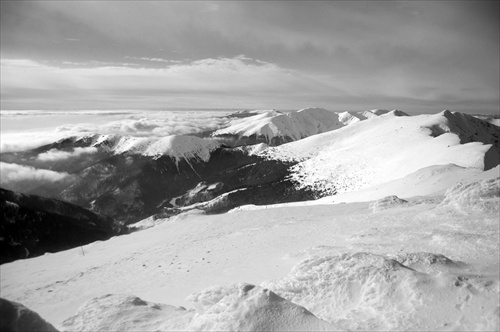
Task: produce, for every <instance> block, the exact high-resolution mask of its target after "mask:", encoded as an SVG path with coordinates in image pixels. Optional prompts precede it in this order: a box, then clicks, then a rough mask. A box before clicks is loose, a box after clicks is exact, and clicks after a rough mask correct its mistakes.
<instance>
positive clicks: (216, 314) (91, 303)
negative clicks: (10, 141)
mask: <svg viewBox="0 0 500 332" xmlns="http://www.w3.org/2000/svg"><path fill="white" fill-rule="evenodd" d="M446 167H447V170H448V171H447V172H444V171H439V170H436V169H431V170H427V173H426V174H425V179H424V180H422V176H419V173H416V174H412V175H409V176H407V177H406V178H403V179H401V180H399V182H398V181H396V182H391V183H389V184H387V185H386V186H385V187H384V186H378V187H374V188H373V189H372V190H371V191H370V190H365V191H364V193H363V195H362V197H363V198H364V199H362V200H366V201H367V202H358V203H345V204H335V203H342V202H349V201H352V200H353V198H352V195H351V196H349V195H348V194H346V195H345V196H342V195H339V196H333V197H327V198H325V199H323V200H320V201H315V202H307V203H296V204H289V205H279V206H267V207H255V206H244V207H241V208H238V209H236V210H233V211H230V212H229V213H226V214H222V215H203V214H201V213H200V212H197V211H196V210H193V211H189V212H188V213H185V214H181V215H178V216H176V217H173V218H171V219H166V220H163V221H162V222H161V221H160V222H157V223H156V225H155V226H154V227H151V228H148V229H145V230H142V231H139V232H136V233H132V234H130V235H124V236H120V237H115V238H112V239H110V240H108V241H105V242H96V243H93V244H90V245H87V246H85V247H83V248H75V249H72V250H68V251H64V252H59V253H56V254H46V255H44V256H41V257H37V258H33V259H27V260H20V261H16V262H13V263H9V264H5V265H3V266H2V267H1V293H2V297H3V298H6V299H8V300H11V301H15V302H20V303H22V304H24V305H25V306H27V307H28V308H30V309H32V310H34V311H36V312H38V313H39V314H40V315H41V316H42V317H43V318H45V319H46V320H47V321H49V322H50V323H52V324H53V325H54V326H56V327H57V328H58V329H60V330H67V331H74V330H78V331H98V330H133V331H140V330H314V331H317V330H429V331H435V330H463V331H469V330H479V331H485V330H498V329H499V327H500V324H499V315H500V307H499V305H500V303H499V295H500V282H499V220H498V214H499V194H500V178H499V177H498V172H499V168H498V167H496V168H493V169H491V170H489V171H487V172H482V171H479V170H477V169H475V170H467V169H455V168H453V167H452V166H446ZM449 168H452V169H451V171H452V172H455V173H453V174H455V175H457V174H458V173H460V174H458V175H459V176H458V178H460V179H461V180H462V181H463V183H462V184H455V183H452V181H451V178H453V177H454V176H453V177H452V176H449V175H448V173H449V171H450V169H449ZM421 172H422V171H421ZM420 175H421V174H420ZM460 176H461V177H460ZM454 178H455V179H457V177H454ZM419 179H420V180H419ZM405 186H406V188H407V189H408V193H409V194H408V195H407V196H405V195H404V194H401V193H404V188H405ZM449 187H451V188H449ZM446 188H449V189H448V190H446ZM391 191H394V192H395V191H398V193H397V194H398V195H399V198H398V197H388V198H384V199H380V200H377V201H372V202H371V203H370V202H368V201H369V200H370V199H369V198H370V197H372V198H380V197H377V196H382V197H384V195H385V196H388V195H386V193H387V192H391ZM394 192H393V193H394ZM415 193H418V194H419V195H423V196H415V197H412V198H409V197H410V196H413V195H412V194H415ZM343 197H344V198H343ZM401 198H405V200H403V199H401ZM147 222H148V221H147V220H146V221H144V222H143V223H142V224H143V225H144V224H147ZM217 285H218V286H217ZM180 306H182V307H180Z"/></svg>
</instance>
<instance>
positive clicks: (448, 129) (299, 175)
mask: <svg viewBox="0 0 500 332" xmlns="http://www.w3.org/2000/svg"><path fill="white" fill-rule="evenodd" d="M370 113H371V112H370ZM470 119H474V118H472V117H470V116H468V117H465V116H464V115H462V114H460V113H453V114H452V113H451V112H449V111H444V112H441V113H439V114H435V115H419V116H411V117H410V116H388V114H385V115H383V116H377V117H373V118H371V119H369V120H365V121H360V122H356V123H353V124H351V125H349V126H346V127H343V128H340V129H337V130H334V131H330V132H326V133H322V134H318V135H314V136H311V137H307V138H304V139H302V140H300V141H296V142H291V143H288V144H284V145H281V146H278V147H272V148H268V149H266V150H264V151H263V152H261V153H260V155H262V156H265V157H267V158H271V159H280V160H297V161H301V162H300V163H299V164H297V165H295V166H294V167H293V168H292V173H293V174H292V176H291V178H292V180H294V181H295V182H296V183H297V187H298V188H312V189H313V190H315V191H323V192H324V193H326V194H333V193H345V192H350V191H356V190H360V189H363V188H368V187H371V186H375V185H378V184H382V183H386V182H389V181H394V180H397V179H401V178H403V177H405V176H407V175H409V174H411V173H414V172H417V171H418V170H420V169H423V168H426V167H431V166H435V165H447V164H455V165H457V166H459V167H464V168H478V169H481V170H484V169H489V168H492V167H495V166H496V165H498V150H495V148H494V147H492V145H491V144H483V143H481V142H467V137H466V136H465V135H466V133H467V130H469V132H470V131H476V132H479V133H480V134H479V136H478V137H477V139H482V140H484V141H487V140H492V137H493V136H492V135H494V134H495V133H496V132H497V130H496V129H495V128H493V127H490V128H488V129H486V128H482V127H481V123H479V124H478V123H475V122H471V121H470ZM474 120H476V119H474ZM476 121H479V120H476ZM462 141H464V142H462ZM402 165H404V167H403V166H402Z"/></svg>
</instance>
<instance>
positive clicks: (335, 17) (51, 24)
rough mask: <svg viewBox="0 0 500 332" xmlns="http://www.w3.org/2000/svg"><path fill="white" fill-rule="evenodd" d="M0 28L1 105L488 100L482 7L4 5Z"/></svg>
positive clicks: (474, 105)
mask: <svg viewBox="0 0 500 332" xmlns="http://www.w3.org/2000/svg"><path fill="white" fill-rule="evenodd" d="M0 22H1V27H2V29H1V30H0V31H1V37H2V50H1V51H2V59H3V61H2V107H3V108H4V109H9V108H16V109H33V108H41V109H54V108H57V109H68V108H74V109H109V108H114V109H116V108H142V109H144V108H169V107H170V108H172V107H173V108H175V107H197V108H210V107H228V108H286V109H300V108H304V107H309V106H322V107H325V108H328V109H333V110H360V109H370V108H388V109H392V108H399V109H403V110H405V111H410V112H412V111H423V110H432V111H440V110H442V109H443V108H450V109H453V110H457V111H472V112H477V111H484V110H486V111H490V112H491V111H498V105H499V99H500V98H499V95H498V91H499V89H500V79H499V76H500V68H499V67H500V65H499V63H498V58H499V57H500V51H499V47H498V45H499V39H500V35H499V30H500V28H499V18H498V2H496V1H386V2H379V1H376V2H373V1H331V2H330V1H314V2H311V1H289V2H288V1H268V2H265V1H242V2H236V1H233V2H231V1H223V2H212V1H211V2H189V1H187V2H185V1H184V2H180V1H178V2H175V1H173V2H172V1H155V2H150V1H140V2H134V1H130V2H125V3H117V2H113V1H99V2H92V1H75V2H68V3H66V2H65V3H62V2H57V1H37V2H26V1H20V2H19V1H17V2H10V1H9V2H3V3H2V11H1V20H0ZM131 22H133V24H131ZM241 54H245V56H242V55H241ZM34 105H36V106H34Z"/></svg>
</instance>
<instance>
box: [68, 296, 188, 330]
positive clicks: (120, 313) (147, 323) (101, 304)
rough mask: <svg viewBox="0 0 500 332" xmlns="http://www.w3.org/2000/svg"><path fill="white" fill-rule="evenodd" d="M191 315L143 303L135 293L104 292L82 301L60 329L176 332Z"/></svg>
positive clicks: (163, 306)
mask: <svg viewBox="0 0 500 332" xmlns="http://www.w3.org/2000/svg"><path fill="white" fill-rule="evenodd" d="M193 315H194V312H193V311H192V310H191V311H188V310H186V309H185V308H182V307H174V306H170V305H165V304H160V303H151V302H146V301H144V300H142V299H140V298H138V297H137V296H131V295H123V294H118V295H116V294H115V295H113V294H106V295H103V296H99V297H97V298H95V299H92V300H91V301H89V302H87V303H85V304H84V305H83V306H82V307H81V308H79V309H78V312H77V313H75V315H73V316H71V317H69V318H68V319H66V320H65V321H64V322H63V323H62V325H61V330H63V331H126V330H129V331H173V330H177V331H179V330H184V329H185V327H186V326H187V324H188V323H189V321H190V320H191V318H192V317H193Z"/></svg>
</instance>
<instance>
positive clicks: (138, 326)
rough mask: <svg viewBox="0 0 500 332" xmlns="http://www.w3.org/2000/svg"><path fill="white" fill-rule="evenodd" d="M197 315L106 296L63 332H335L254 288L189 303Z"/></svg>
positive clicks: (207, 294) (218, 291) (239, 287)
mask: <svg viewBox="0 0 500 332" xmlns="http://www.w3.org/2000/svg"><path fill="white" fill-rule="evenodd" d="M189 299H190V300H191V301H193V302H194V303H195V304H196V308H197V310H196V311H194V310H186V309H185V308H183V307H173V306H170V305H166V304H160V303H152V302H147V301H144V300H142V299H140V298H138V297H135V296H130V295H129V296H127V295H111V294H108V295H105V296H102V297H98V298H95V299H92V300H91V301H89V302H87V303H86V304H84V305H83V306H82V307H81V308H80V309H79V310H78V312H77V313H76V314H75V315H73V316H72V317H70V318H68V319H66V320H65V321H64V322H63V323H62V325H61V330H63V331H173V330H177V331H188V330H189V331H306V330H308V331H311V330H313V331H331V330H332V328H333V326H332V325H331V324H328V323H327V322H325V321H322V320H320V319H318V318H316V317H315V316H314V315H313V314H311V313H310V312H309V311H307V310H306V309H304V308H303V307H301V306H298V305H296V304H293V303H291V302H289V301H287V300H285V299H283V298H281V297H280V296H278V295H276V294H275V293H273V292H271V291H269V290H268V289H263V288H261V287H257V286H254V285H250V284H245V283H241V284H234V285H228V286H224V287H211V288H207V289H205V290H203V291H202V292H200V293H195V294H193V295H191V296H190V297H189Z"/></svg>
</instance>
